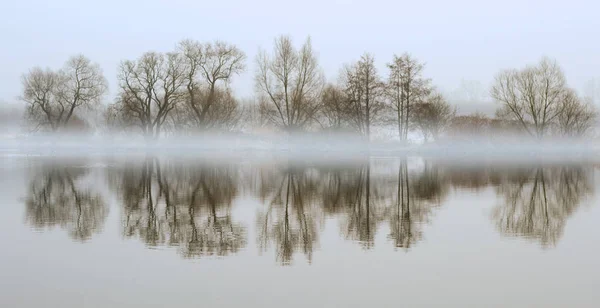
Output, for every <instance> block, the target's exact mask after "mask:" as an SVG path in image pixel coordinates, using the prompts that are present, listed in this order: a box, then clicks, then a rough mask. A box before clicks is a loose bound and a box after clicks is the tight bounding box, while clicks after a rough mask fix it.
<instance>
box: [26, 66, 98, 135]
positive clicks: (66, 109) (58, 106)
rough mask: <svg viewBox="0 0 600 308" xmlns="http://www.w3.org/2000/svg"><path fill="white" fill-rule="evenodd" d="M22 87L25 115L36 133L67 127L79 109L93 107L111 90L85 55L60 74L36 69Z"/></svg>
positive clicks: (29, 74)
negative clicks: (42, 130) (39, 130)
mask: <svg viewBox="0 0 600 308" xmlns="http://www.w3.org/2000/svg"><path fill="white" fill-rule="evenodd" d="M22 84H23V93H22V96H21V99H22V100H23V101H24V102H25V103H27V109H26V113H25V115H26V118H27V120H28V121H29V122H30V124H32V125H33V126H34V128H35V129H36V130H37V129H49V130H51V131H58V130H60V129H62V128H64V127H66V126H67V125H68V124H69V121H70V120H72V119H73V118H74V115H75V112H76V111H77V110H78V109H81V108H84V107H94V105H96V104H98V103H100V101H101V100H102V97H103V95H104V94H105V93H106V91H107V90H108V86H107V81H106V79H105V78H104V76H103V74H102V70H101V69H100V66H99V65H98V64H95V63H92V62H91V61H90V60H89V59H88V58H86V57H84V56H83V55H77V56H73V57H71V58H70V59H69V60H68V61H67V62H66V63H65V65H64V67H63V68H62V69H60V70H58V71H53V70H50V69H45V70H44V69H41V68H39V67H36V68H33V69H32V70H30V71H29V73H27V74H25V75H24V76H23V77H22Z"/></svg>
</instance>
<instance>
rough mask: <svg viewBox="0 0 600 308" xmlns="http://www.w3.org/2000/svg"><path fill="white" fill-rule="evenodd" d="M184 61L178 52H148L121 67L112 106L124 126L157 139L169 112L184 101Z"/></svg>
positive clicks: (122, 64) (125, 62)
mask: <svg viewBox="0 0 600 308" xmlns="http://www.w3.org/2000/svg"><path fill="white" fill-rule="evenodd" d="M185 73H186V69H185V62H184V61H183V59H182V56H181V54H179V53H166V54H162V53H157V52H147V53H145V54H144V55H142V56H141V57H140V58H139V59H138V60H136V61H124V62H123V63H121V66H120V67H119V75H118V79H119V88H120V92H119V96H118V99H117V101H116V102H115V105H114V106H113V107H112V108H111V110H112V111H113V112H115V113H116V118H117V119H119V120H120V122H121V123H122V125H125V126H134V127H138V128H140V129H141V131H142V133H143V134H144V136H145V137H146V138H158V136H159V135H160V133H161V129H162V128H163V126H164V125H165V123H166V121H167V119H168V116H169V114H170V113H171V112H172V111H173V110H174V109H175V107H177V105H178V104H179V103H180V102H181V101H182V100H183V97H184V94H185V93H184V91H183V89H184V87H185Z"/></svg>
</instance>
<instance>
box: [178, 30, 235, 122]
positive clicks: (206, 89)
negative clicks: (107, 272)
mask: <svg viewBox="0 0 600 308" xmlns="http://www.w3.org/2000/svg"><path fill="white" fill-rule="evenodd" d="M179 50H180V52H181V53H182V57H183V60H184V62H185V63H186V69H187V70H186V73H185V77H184V79H185V88H186V93H187V95H186V96H185V104H184V108H183V109H184V112H185V113H188V114H189V115H190V116H191V119H190V122H191V124H192V125H194V126H196V127H199V128H204V129H208V128H229V127H230V126H231V125H232V122H235V121H237V120H239V115H240V112H239V111H240V110H239V106H238V102H237V100H236V99H235V98H234V96H233V95H232V93H231V91H230V89H229V83H230V80H231V78H232V77H233V76H235V75H238V74H240V73H242V72H243V71H244V61H245V59H246V55H245V54H244V52H243V51H241V50H240V49H239V48H237V47H236V46H235V45H231V44H228V43H225V42H221V41H216V42H214V43H206V44H201V43H199V42H196V41H191V40H184V41H182V42H181V43H180V44H179Z"/></svg>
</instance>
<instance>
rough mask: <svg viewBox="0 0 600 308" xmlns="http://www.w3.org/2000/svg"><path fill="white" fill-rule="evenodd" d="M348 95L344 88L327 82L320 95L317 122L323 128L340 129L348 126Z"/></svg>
mask: <svg viewBox="0 0 600 308" xmlns="http://www.w3.org/2000/svg"><path fill="white" fill-rule="evenodd" d="M348 108H349V104H348V97H347V96H346V93H345V92H344V89H342V88H341V87H339V86H337V85H334V84H327V85H326V86H325V87H324V89H323V93H322V95H321V108H320V111H321V112H320V117H319V123H320V124H321V127H322V128H324V129H332V130H340V129H345V128H347V127H348V115H349V114H348V113H349V110H348Z"/></svg>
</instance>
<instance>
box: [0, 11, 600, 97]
mask: <svg viewBox="0 0 600 308" xmlns="http://www.w3.org/2000/svg"><path fill="white" fill-rule="evenodd" d="M0 12H2V15H1V16H0V38H2V44H1V47H0V100H4V101H7V102H8V101H16V97H17V96H18V95H19V91H20V88H21V86H20V76H21V75H22V74H23V73H24V72H27V70H28V69H30V68H31V67H33V66H36V65H40V66H43V67H46V66H48V67H53V68H57V67H59V66H61V65H62V64H63V63H64V62H65V60H66V59H67V58H68V57H69V56H70V55H73V54H76V53H83V54H85V55H86V56H88V57H89V58H91V59H92V60H93V61H95V62H98V63H100V65H101V66H102V68H103V70H104V73H105V75H106V77H107V78H108V80H109V81H110V86H111V88H110V90H111V92H110V96H109V98H107V99H109V100H112V97H113V96H114V94H115V93H116V77H115V76H116V69H117V66H118V64H119V62H120V61H121V60H123V59H135V58H137V57H138V56H140V55H141V54H142V53H143V52H145V51H150V50H154V51H169V50H172V49H173V48H174V46H175V45H176V43H177V42H178V41H180V40H182V39H185V38H191V39H196V40H200V41H207V40H214V39H221V40H225V41H227V42H230V43H233V44H236V45H238V46H239V47H240V48H241V49H242V50H244V51H245V52H246V54H247V56H248V69H247V71H246V73H244V74H243V75H242V76H240V77H238V78H236V79H235V80H234V88H235V90H236V92H237V94H238V95H240V96H249V95H252V94H253V93H254V87H253V74H254V68H255V65H254V57H255V55H256V53H257V51H258V50H259V48H265V49H268V50H270V49H271V48H272V43H273V39H274V37H276V36H278V35H280V34H288V35H291V36H292V38H293V39H294V41H295V42H296V43H297V44H300V43H301V42H302V41H303V40H304V39H305V38H306V36H308V35H310V36H311V37H312V39H313V46H314V48H315V50H316V51H317V52H318V55H319V61H320V63H321V65H322V67H323V69H324V71H325V73H326V76H327V77H328V78H329V79H330V80H333V79H335V78H336V77H337V74H338V71H339V68H340V67H341V66H342V64H344V63H349V62H352V61H355V60H357V59H358V58H359V57H360V55H361V54H363V53H364V52H370V53H372V54H373V55H375V58H376V61H377V64H378V66H379V67H380V68H381V71H380V73H381V74H382V75H384V76H385V75H386V74H387V72H385V71H384V65H385V63H386V62H388V61H389V60H390V59H391V57H392V55H393V54H394V53H397V54H401V53H403V52H409V53H411V54H412V55H413V56H415V57H417V58H418V59H419V60H421V61H423V62H425V63H426V70H425V74H426V76H427V77H430V78H432V79H433V81H434V83H435V84H436V85H438V86H439V87H440V88H441V89H442V90H444V91H446V92H448V91H452V90H454V89H456V88H457V87H458V86H459V85H460V83H461V80H463V79H464V80H477V81H480V82H481V83H482V84H483V85H484V86H486V87H487V86H488V85H489V84H490V82H491V80H492V78H493V76H494V74H495V73H497V71H498V70H500V69H503V68H511V67H521V66H523V65H525V64H527V63H535V62H536V61H538V60H539V59H540V58H541V57H542V56H544V55H546V56H549V57H552V58H555V59H556V60H558V61H559V63H560V64H561V66H562V67H563V69H564V70H565V73H566V75H567V78H568V80H569V82H570V84H571V85H572V86H573V87H575V88H577V89H578V90H582V89H583V88H584V85H585V84H586V83H587V82H588V81H589V80H591V79H592V78H594V77H600V4H598V2H597V1H593V0H588V1H582V0H570V1H553V0H533V1H525V0H504V1H494V3H490V1H481V0H479V1H471V0H453V1H441V0H440V1H427V0H425V1H421V0H420V1H417V0H414V1H383V0H369V1H350V0H333V1H328V0H318V1H317V0H304V1H282V0H253V1H249V0H230V1H228V0H221V1H218V0H217V1H203V0H171V1H158V0H145V1H130V0H128V1H126V0H118V1H116V0H104V1H93V3H92V1H82V0H77V1H75V0H54V1H49V0H46V1H42V0H19V1H15V0H13V1H10V0H7V1H2V2H1V3H0ZM599 81H600V80H599Z"/></svg>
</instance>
